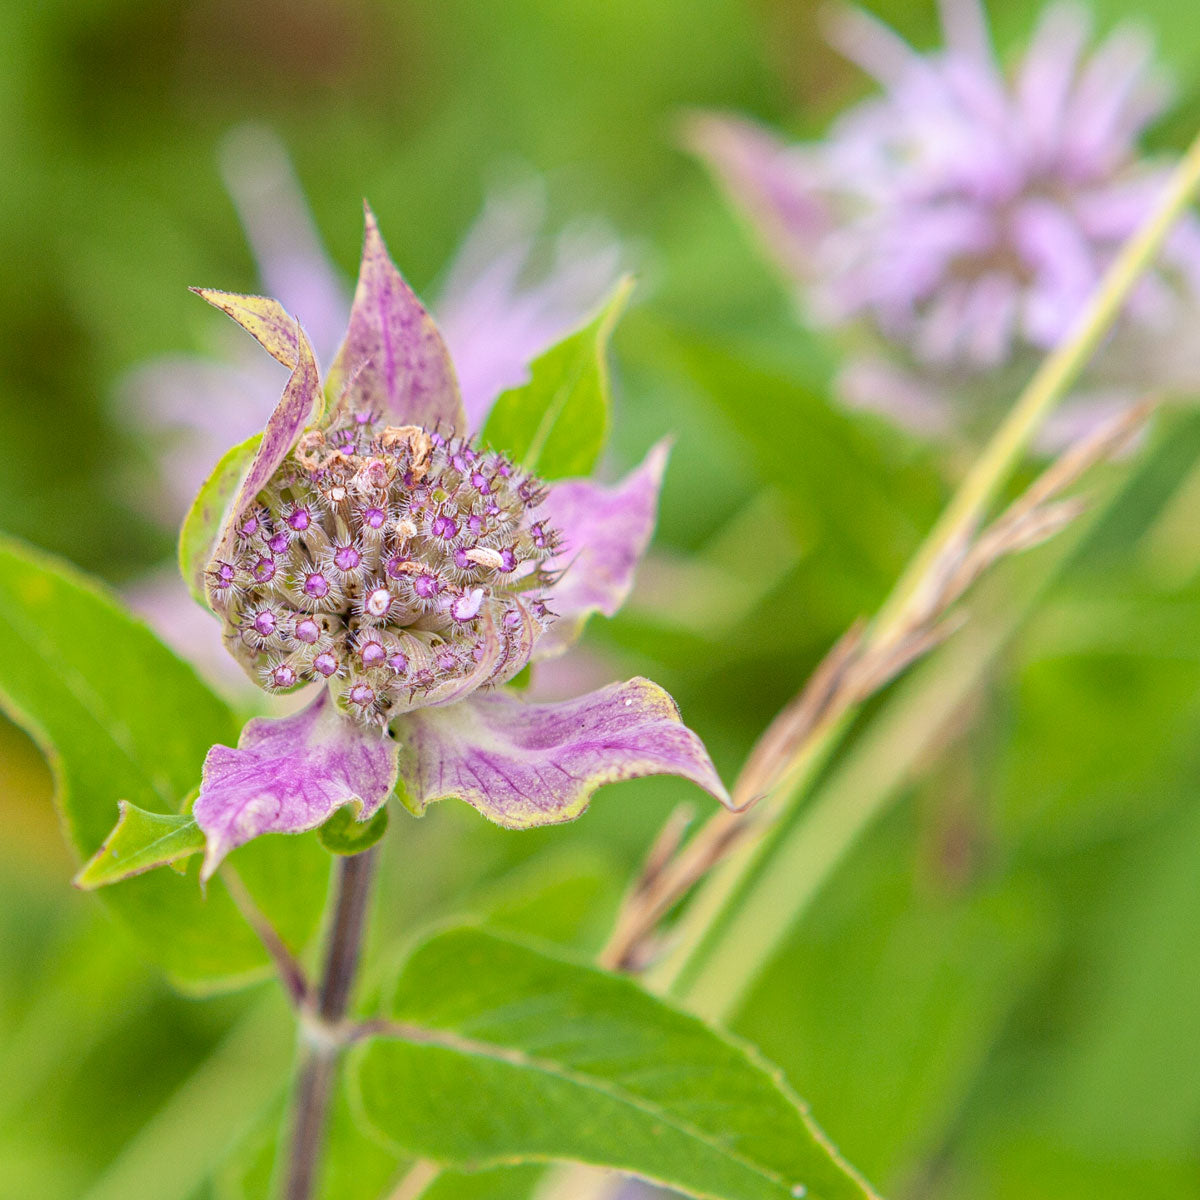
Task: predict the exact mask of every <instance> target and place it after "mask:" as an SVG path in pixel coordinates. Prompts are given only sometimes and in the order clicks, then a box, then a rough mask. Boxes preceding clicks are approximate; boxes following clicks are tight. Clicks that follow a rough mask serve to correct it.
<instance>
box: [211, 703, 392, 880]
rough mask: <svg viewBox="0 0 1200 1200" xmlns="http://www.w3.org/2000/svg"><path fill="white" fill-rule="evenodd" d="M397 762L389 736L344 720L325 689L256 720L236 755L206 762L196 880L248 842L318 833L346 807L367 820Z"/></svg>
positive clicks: (218, 750)
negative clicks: (300, 704) (202, 848)
mask: <svg viewBox="0 0 1200 1200" xmlns="http://www.w3.org/2000/svg"><path fill="white" fill-rule="evenodd" d="M396 756H397V746H396V743H395V742H394V741H392V739H391V738H390V737H389V736H388V734H387V733H386V731H384V730H380V729H376V728H374V727H371V726H366V725H360V724H358V723H356V722H354V721H351V720H348V719H347V718H345V717H343V716H342V715H341V714H340V713H339V712H338V711H337V708H336V707H335V705H334V703H333V701H332V699H331V698H330V696H329V693H328V692H327V691H325V690H322V691H321V693H320V694H319V695H318V696H317V698H316V699H315V700H314V701H313V702H312V703H311V704H310V705H309V706H308V707H307V708H305V709H302V710H301V711H300V712H298V713H295V714H294V715H292V716H290V717H279V718H268V717H256V718H255V719H254V720H252V721H250V722H249V724H247V726H246V727H245V729H243V730H242V734H241V737H239V738H238V746H237V749H236V750H233V749H231V748H230V747H228V746H214V747H213V748H212V749H211V750H210V751H209V752H208V757H207V758H205V760H204V776H203V781H202V782H201V784H200V794H199V796H198V797H197V798H196V803H195V805H194V806H193V807H192V815H193V816H194V817H195V818H196V822H197V824H198V825H199V826H200V828H201V829H203V830H204V834H205V837H206V839H207V850H206V852H205V856H204V868H203V871H202V873H201V878H202V879H208V878H209V877H210V876H211V875H212V873H213V872H214V871H215V870H216V869H217V867H218V865H219V864H220V862H221V860H222V859H223V858H224V857H225V855H226V854H228V853H229V852H230V851H231V850H233V849H235V848H236V847H237V846H240V845H242V844H243V843H245V842H248V841H250V840H251V839H252V838H256V837H258V836H260V835H261V834H264V833H303V832H305V831H306V830H309V829H316V828H317V826H319V825H322V824H324V822H325V821H327V820H328V819H329V817H330V815H331V814H332V813H334V812H335V811H336V810H337V809H339V808H341V807H342V806H343V805H347V804H349V805H352V806H353V808H354V809H355V813H356V816H357V817H358V819H359V820H360V821H366V820H368V819H370V818H371V817H372V816H374V814H375V813H376V812H378V811H379V808H380V806H381V805H382V804H383V803H384V801H385V800H386V799H387V798H388V796H389V795H391V792H392V789H393V788H394V787H395V786H396Z"/></svg>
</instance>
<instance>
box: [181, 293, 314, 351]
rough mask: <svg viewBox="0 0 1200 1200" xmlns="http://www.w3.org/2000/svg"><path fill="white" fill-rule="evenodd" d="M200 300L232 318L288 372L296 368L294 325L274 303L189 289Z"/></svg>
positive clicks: (232, 294) (272, 301) (277, 303)
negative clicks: (205, 301)
mask: <svg viewBox="0 0 1200 1200" xmlns="http://www.w3.org/2000/svg"><path fill="white" fill-rule="evenodd" d="M191 290H192V291H193V292H195V293H196V295H197V296H199V297H200V298H201V299H202V300H207V301H208V302H209V304H211V305H212V306H213V307H214V308H219V309H220V310H221V311H222V312H223V313H225V314H226V315H227V316H229V317H232V318H233V319H234V320H235V321H236V322H237V323H238V324H239V325H240V326H241V327H242V328H243V329H244V330H245V331H246V332H247V333H248V334H250V335H251V336H252V337H254V338H256V339H257V340H258V341H259V342H260V343H261V344H262V346H263V348H264V349H265V350H266V351H267V353H268V354H270V355H271V357H272V358H276V359H278V360H279V361H280V362H281V363H283V365H284V366H285V367H287V369H288V370H289V371H291V370H293V369H294V368H295V366H296V362H297V359H298V358H299V352H298V350H297V346H298V338H297V325H296V322H295V319H294V318H292V317H291V316H289V315H288V312H287V310H286V309H285V308H284V307H283V305H282V304H280V303H279V301H278V300H272V299H271V298H270V297H269V296H242V295H239V294H238V293H237V292H218V291H215V290H214V289H213V288H192V289H191Z"/></svg>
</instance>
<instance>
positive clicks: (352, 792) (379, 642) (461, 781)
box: [184, 211, 729, 876]
mask: <svg viewBox="0 0 1200 1200" xmlns="http://www.w3.org/2000/svg"><path fill="white" fill-rule="evenodd" d="M200 294H201V295H203V296H204V298H205V299H207V300H208V301H209V302H210V303H212V304H214V305H216V306H217V307H219V308H221V309H222V310H223V311H224V312H226V313H227V314H228V315H229V316H231V317H232V318H233V319H234V320H235V321H237V322H238V323H239V324H240V325H242V326H243V327H244V328H245V329H246V330H247V331H248V332H250V333H251V334H252V335H253V336H254V337H255V338H256V339H257V340H258V341H259V342H260V343H261V344H262V345H263V347H265V349H266V350H267V351H268V352H269V353H270V354H271V355H272V356H273V357H274V358H275V359H276V360H277V361H279V362H281V363H283V364H284V365H285V366H286V367H287V368H289V370H290V371H291V374H290V377H289V379H288V383H287V386H286V388H285V389H284V392H283V396H282V398H281V399H280V400H279V402H278V404H277V405H276V407H275V409H274V411H273V412H272V413H271V414H270V416H269V418H268V419H267V421H266V424H265V428H264V429H263V431H262V434H261V435H260V436H258V437H254V438H251V439H249V440H247V441H246V442H245V443H243V444H242V445H239V446H237V447H235V448H234V449H233V450H232V451H230V452H229V454H227V455H226V456H225V458H224V459H223V460H222V462H221V464H220V465H219V466H218V468H217V470H216V472H215V473H214V475H213V477H212V479H210V481H209V482H208V483H207V484H206V485H205V488H204V489H203V490H202V491H201V493H200V496H199V498H198V500H197V502H196V505H195V507H194V509H193V515H192V518H189V524H188V526H187V527H186V528H185V539H190V542H189V546H190V549H189V550H188V552H187V553H185V555H184V564H185V570H189V571H191V572H192V573H191V577H190V578H189V580H188V582H189V584H190V586H191V587H192V589H193V590H194V591H197V592H199V591H201V590H202V591H203V594H204V596H205V598H206V599H207V601H208V603H209V605H210V607H211V608H212V609H213V611H214V612H215V613H216V614H217V616H218V617H219V618H220V621H221V625H222V631H223V637H224V641H225V645H226V647H227V649H228V650H229V651H230V653H231V654H232V655H233V657H234V658H235V659H236V660H237V662H238V663H239V664H240V665H241V666H242V667H243V669H244V670H245V671H246V673H247V674H248V675H249V676H250V678H252V679H253V680H254V681H255V682H256V683H257V684H258V685H259V686H261V687H262V688H264V689H265V690H267V691H270V692H290V691H292V690H293V689H296V688H299V687H303V686H306V685H307V686H309V687H310V688H313V689H314V690H315V691H314V698H313V699H312V701H311V702H310V703H309V704H308V706H307V707H305V708H304V709H302V710H301V711H300V712H298V713H296V714H294V715H293V716H289V717H284V718H279V719H273V720H272V719H263V718H259V719H255V720H252V721H251V722H250V723H249V724H248V725H247V726H246V728H245V730H244V731H243V734H242V737H241V739H240V740H239V744H238V746H237V748H231V747H227V746H215V747H213V749H212V750H211V751H210V753H209V755H208V757H207V759H206V761H205V766H204V775H203V781H202V784H201V788H200V793H199V796H198V798H197V799H196V802H195V805H194V807H193V813H194V815H195V818H196V821H197V823H198V824H199V825H200V827H201V829H202V830H203V831H204V833H205V836H206V840H207V853H206V859H205V866H204V873H205V875H206V876H207V875H209V874H211V873H212V871H213V870H215V869H216V867H217V865H218V864H219V862H220V861H221V859H222V858H223V857H224V855H225V854H227V853H228V852H229V851H230V850H232V849H233V848H235V847H236V846H238V845H241V844H242V843H244V842H246V841H248V840H249V839H251V838H253V837H257V836H259V835H260V834H263V833H269V832H299V831H302V830H307V829H312V828H314V827H315V826H317V825H319V824H321V823H323V822H324V821H325V820H326V819H327V818H328V817H329V816H330V815H331V814H332V813H333V812H334V811H335V810H336V809H337V808H339V807H341V806H343V805H346V804H349V805H352V806H353V807H354V808H355V809H356V811H357V814H358V816H359V818H360V819H362V820H366V819H367V818H369V817H370V816H371V815H372V814H373V813H374V812H376V811H377V810H378V808H379V807H380V805H382V804H383V803H384V801H385V800H386V799H387V797H388V795H389V794H390V793H391V791H392V789H393V787H396V788H398V791H399V794H400V796H401V798H402V799H404V801H405V802H406V803H407V804H408V805H409V807H411V808H412V809H413V810H414V811H416V812H420V811H422V810H423V809H424V808H425V806H426V805H427V804H429V803H430V802H432V801H434V800H440V799H443V798H447V797H457V798H460V799H462V800H465V801H466V802H467V803H469V804H472V805H473V806H474V807H476V808H477V809H479V811H480V812H482V813H483V814H484V815H485V816H487V817H489V818H491V819H492V820H494V821H497V822H498V823H500V824H503V825H508V826H512V827H525V826H529V825H540V824H549V823H554V822H559V821H565V820H570V819H572V818H573V817H575V816H577V815H578V814H579V813H580V812H582V810H583V809H584V807H586V805H587V802H588V799H589V798H590V796H591V793H592V792H593V791H594V790H595V789H596V788H597V787H598V786H600V785H601V784H603V783H608V782H612V781H614V780H619V779H629V778H634V777H638V776H642V775H651V774H663V773H669V774H676V775H680V776H683V777H684V778H687V779H690V780H692V781H693V782H695V783H697V784H698V785H700V786H701V787H703V788H705V789H706V790H708V791H709V792H710V793H711V794H712V795H714V796H716V797H717V798H718V799H719V800H721V801H722V802H723V803H729V797H728V794H727V793H726V791H725V789H724V787H723V786H722V784H721V781H720V779H719V777H718V776H717V774H716V772H715V770H714V768H713V766H712V763H711V761H710V759H709V757H708V754H707V752H706V751H705V749H704V746H703V744H702V743H701V741H700V739H699V738H698V737H697V736H696V735H695V734H694V733H693V732H692V731H691V730H689V729H687V728H686V727H685V726H684V725H683V724H682V722H681V720H680V718H679V713H678V710H677V709H676V707H675V704H674V702H673V701H672V700H671V698H670V696H668V695H667V693H666V692H664V691H663V690H662V689H661V688H660V687H658V686H657V685H656V684H653V683H651V682H650V681H649V680H645V679H633V680H630V681H628V682H626V683H623V684H614V685H610V686H608V687H603V688H600V689H598V690H597V691H594V692H592V693H589V694H587V695H585V696H582V697H579V698H578V699H575V700H568V701H564V702H559V703H555V704H530V703H526V702H524V701H522V700H521V699H520V698H518V697H517V696H516V695H513V694H511V693H509V692H506V691H504V690H502V685H503V684H505V683H507V682H508V681H509V680H511V679H512V678H513V677H514V676H515V675H516V674H517V673H518V672H520V671H521V670H522V669H523V668H524V667H525V665H526V664H527V663H529V662H530V661H531V660H532V659H534V658H535V657H537V656H539V655H545V654H555V653H559V652H561V650H563V649H564V648H565V646H566V645H567V644H569V642H570V641H571V640H573V638H574V636H575V635H576V634H577V633H578V631H579V629H580V627H581V626H582V623H583V620H584V619H585V618H586V617H587V615H588V614H590V613H594V612H601V613H606V614H612V613H613V612H615V611H616V609H617V608H618V607H619V606H620V605H621V603H622V602H623V601H624V599H625V598H626V596H627V595H628V593H629V590H630V587H631V586H632V580H633V572H634V570H635V568H636V565H637V562H638V560H639V558H640V557H641V555H642V553H643V552H644V551H645V549H646V545H647V543H648V542H649V539H650V535H651V532H652V530H653V526H654V520H655V516H656V511H657V503H658V492H659V486H660V483H661V479H662V473H663V469H664V466H665V461H666V449H665V447H663V446H659V447H656V448H655V449H653V450H652V451H651V452H650V454H649V455H648V456H647V459H646V461H645V462H644V463H643V464H642V466H641V467H639V468H637V469H636V470H634V471H633V472H631V473H630V475H629V476H627V477H626V478H625V479H624V480H622V481H621V482H619V483H618V484H616V485H615V486H613V487H604V486H602V485H598V484H595V483H592V482H591V481H589V480H583V479H568V480H562V481H560V482H556V483H553V484H543V483H542V482H541V481H539V480H538V479H535V478H534V477H532V476H531V475H529V473H528V472H526V471H525V470H523V469H522V468H521V467H520V465H519V464H517V463H515V462H513V461H511V460H509V459H508V458H507V457H506V456H505V455H504V454H503V453H500V452H497V451H495V450H489V449H485V448H484V447H482V446H481V445H480V444H478V443H477V442H476V441H474V440H473V438H472V437H471V432H472V430H473V429H475V428H477V427H478V425H479V424H480V423H481V422H482V421H483V419H484V418H485V417H486V415H487V407H486V406H480V410H479V411H478V412H477V413H476V414H474V415H473V419H472V417H469V416H468V414H467V411H466V409H465V406H464V403H463V398H462V396H461V394H460V392H459V388H458V383H457V378H456V374H455V368H454V363H453V361H452V358H451V353H450V350H449V349H448V347H447V345H446V343H445V341H444V340H443V338H442V336H441V333H440V331H439V330H438V327H437V326H436V325H435V324H434V321H433V319H432V317H431V316H430V315H429V313H428V312H427V311H426V310H425V309H424V308H423V307H422V306H421V304H420V302H419V301H418V300H417V298H416V296H415V295H414V294H413V293H412V291H411V290H410V289H409V287H408V286H407V284H406V283H405V282H404V280H403V279H402V278H401V276H400V274H399V272H398V271H397V270H396V268H395V266H394V265H393V264H392V262H391V260H390V258H389V257H388V254H387V250H386V248H385V246H384V244H383V240H382V238H381V237H380V235H379V230H378V228H377V226H376V224H375V220H374V217H373V216H372V215H371V213H370V212H369V211H368V213H367V229H366V238H365V242H364V248H363V257H362V265H361V268H360V271H359V278H358V285H357V288H356V291H355V295H354V302H353V305H352V307H351V310H350V317H349V325H348V328H347V331H346V335H345V338H344V340H343V342H342V344H341V348H340V349H339V350H338V352H337V355H336V356H335V358H334V360H333V362H332V364H331V366H330V368H329V371H328V373H327V377H326V378H325V379H324V380H323V379H322V374H321V372H320V370H319V368H318V365H317V359H316V355H315V352H314V350H313V348H312V345H311V343H310V341H309V339H308V337H307V336H306V335H305V333H304V331H303V329H302V328H301V326H300V324H299V323H298V322H296V321H295V320H294V319H293V318H292V316H291V315H290V314H289V313H288V312H287V311H286V310H285V309H284V308H283V306H282V305H281V304H280V303H279V302H278V301H276V300H269V299H265V298H263V297H258V296H239V295H232V294H230V293H225V292H210V291H202V292H201V293H200ZM200 546H203V551H204V552H203V553H201V554H199V555H197V554H196V553H195V550H197V549H199V548H200Z"/></svg>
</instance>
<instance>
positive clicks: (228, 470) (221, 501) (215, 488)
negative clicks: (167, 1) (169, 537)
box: [179, 433, 262, 607]
mask: <svg viewBox="0 0 1200 1200" xmlns="http://www.w3.org/2000/svg"><path fill="white" fill-rule="evenodd" d="M261 441H262V434H261V433H256V434H254V436H253V437H249V438H247V439H246V440H245V441H244V442H240V443H239V444H238V445H236V446H234V447H232V448H231V449H229V450H227V451H226V452H225V455H224V457H223V458H222V459H221V461H220V462H219V463H217V465H216V466H215V467H214V468H213V472H212V474H211V475H210V476H209V477H208V478H207V479H206V480H205V481H204V486H203V487H202V488H201V489H200V491H199V492H198V493H197V494H196V499H195V500H193V501H192V507H191V508H190V509H188V513H187V516H186V517H184V518H183V525H182V526H181V527H180V530H179V570H180V571H181V572H182V573H183V580H184V582H185V583H186V584H187V587H188V591H189V592H191V593H192V598H193V599H194V600H195V601H196V602H197V603H198V604H203V605H205V606H206V607H207V605H208V601H207V600H206V598H205V595H204V572H205V569H206V568H207V567H208V560H209V559H210V558H211V557H212V552H213V548H214V547H215V546H216V544H217V537H218V535H219V534H220V532H221V523H222V522H223V521H224V520H225V514H226V512H227V511H228V510H229V503H230V501H231V500H232V499H233V497H234V495H235V493H236V492H237V490H238V486H239V485H240V484H241V482H242V480H243V479H244V478H245V475H246V472H247V470H248V469H249V467H250V462H251V460H252V459H253V458H254V455H255V453H256V451H257V450H258V444H259V442H261Z"/></svg>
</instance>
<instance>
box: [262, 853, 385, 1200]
mask: <svg viewBox="0 0 1200 1200" xmlns="http://www.w3.org/2000/svg"><path fill="white" fill-rule="evenodd" d="M374 867H375V851H374V850H373V849H372V850H367V851H365V852H364V853H362V854H353V855H349V856H348V857H345V858H339V859H338V865H337V877H336V882H335V888H336V891H335V895H334V902H333V927H332V929H331V930H330V933H329V943H328V946H327V948H326V951H325V967H324V970H323V971H322V972H321V980H320V984H319V985H318V992H317V997H316V1006H315V1007H316V1011H315V1013H313V1014H312V1016H311V1017H310V1018H309V1020H308V1021H307V1023H306V1022H305V1021H304V1020H303V1019H302V1021H301V1031H302V1035H303V1037H304V1043H303V1049H302V1052H301V1059H300V1069H299V1073H298V1075H297V1079H296V1091H295V1099H294V1102H293V1113H294V1116H293V1119H292V1133H291V1145H290V1148H289V1151H288V1164H287V1190H286V1192H285V1193H284V1194H285V1196H286V1198H287V1200H311V1197H312V1195H313V1187H314V1184H315V1182H316V1174H317V1166H318V1164H319V1161H320V1157H321V1150H322V1148H323V1146H324V1142H325V1129H326V1124H327V1119H328V1115H329V1101H330V1097H331V1096H332V1094H333V1085H334V1081H335V1080H336V1078H337V1067H338V1058H339V1057H340V1056H341V1052H342V1050H343V1048H344V1046H343V1039H341V1038H340V1037H339V1036H337V1035H336V1033H335V1031H334V1029H333V1027H335V1026H337V1025H338V1024H339V1023H340V1022H341V1020H342V1018H343V1017H344V1016H345V1015H346V1008H347V1005H348V1004H349V1000H350V990H351V988H352V987H353V985H354V975H355V971H356V970H357V968H358V959H359V954H360V952H361V949H362V938H363V927H364V925H365V923H366V915H367V902H368V899H369V897H370V891H371V878H372V875H373V874H374Z"/></svg>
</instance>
